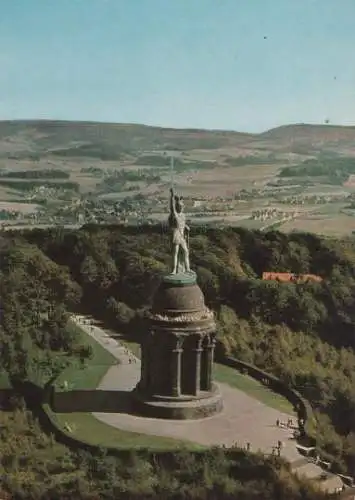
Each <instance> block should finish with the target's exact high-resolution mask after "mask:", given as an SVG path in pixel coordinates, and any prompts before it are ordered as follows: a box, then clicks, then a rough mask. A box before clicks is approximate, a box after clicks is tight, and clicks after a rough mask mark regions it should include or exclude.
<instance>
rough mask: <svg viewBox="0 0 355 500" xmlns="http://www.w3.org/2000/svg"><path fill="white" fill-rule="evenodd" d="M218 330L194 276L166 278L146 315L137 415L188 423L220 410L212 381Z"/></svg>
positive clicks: (169, 276) (137, 392) (191, 274)
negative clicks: (181, 420)
mask: <svg viewBox="0 0 355 500" xmlns="http://www.w3.org/2000/svg"><path fill="white" fill-rule="evenodd" d="M215 332H216V325H215V321H214V317H213V313H212V311H210V310H209V309H208V308H207V307H206V305H205V301H204V296H203V293H202V291H201V289H200V288H199V286H198V285H197V282H196V274H195V273H183V274H176V275H167V276H165V277H163V279H162V282H161V285H160V287H159V289H158V291H157V293H156V295H155V297H154V301H153V306H152V308H151V310H150V312H149V313H148V315H147V334H146V336H145V337H144V338H143V339H142V342H141V351H142V372H141V380H140V382H139V384H138V385H137V387H136V389H135V390H134V393H133V396H134V398H133V400H134V404H135V408H136V410H137V411H138V412H139V413H141V414H143V415H145V416H150V417H156V418H170V419H189V418H202V417H207V416H210V415H212V414H214V413H216V412H218V411H220V410H221V409H222V400H221V397H220V393H219V390H218V387H217V386H216V384H214V383H213V380H212V364H213V350H214V345H215Z"/></svg>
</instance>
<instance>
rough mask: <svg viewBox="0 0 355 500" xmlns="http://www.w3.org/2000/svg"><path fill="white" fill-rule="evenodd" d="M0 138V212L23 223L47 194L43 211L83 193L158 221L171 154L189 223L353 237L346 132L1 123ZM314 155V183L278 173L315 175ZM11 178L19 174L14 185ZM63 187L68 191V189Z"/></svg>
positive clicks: (351, 134) (354, 189)
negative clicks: (139, 207)
mask: <svg viewBox="0 0 355 500" xmlns="http://www.w3.org/2000/svg"><path fill="white" fill-rule="evenodd" d="M0 138H1V141H0V202H1V203H0V210H2V209H4V208H5V209H8V210H16V211H18V212H20V213H22V214H23V216H24V217H25V214H28V213H29V212H31V211H33V210H35V209H36V206H37V203H39V201H38V199H39V198H41V197H42V198H43V197H47V201H46V200H45V201H46V203H47V205H48V206H49V205H53V204H55V203H57V204H58V206H63V207H70V205H71V204H73V203H74V204H75V203H76V202H75V200H78V199H81V200H83V199H85V198H87V197H88V196H89V197H90V199H91V200H96V201H99V200H101V201H102V202H104V203H106V204H107V203H108V204H110V203H111V204H112V203H116V202H118V203H119V202H120V201H122V200H124V199H128V198H131V199H134V197H136V196H137V195H138V194H140V195H143V197H144V199H145V200H146V202H147V204H148V205H149V209H148V213H149V214H150V217H151V218H153V219H154V218H155V219H156V220H161V219H164V217H165V218H166V212H165V211H164V210H165V208H164V209H162V207H165V201H164V198H165V199H166V198H167V197H168V195H169V188H170V185H171V171H170V165H169V163H170V160H169V158H170V156H171V155H173V156H174V157H175V173H174V186H175V188H176V189H177V191H178V192H179V193H180V194H182V195H183V196H184V198H186V200H187V203H186V205H187V211H188V212H189V216H191V218H192V219H193V220H194V221H195V222H196V223H200V224H207V223H214V224H218V223H220V224H223V225H226V224H233V225H240V226H243V227H248V228H256V229H260V228H263V229H264V230H266V229H267V228H268V227H270V228H271V227H273V226H274V225H275V227H276V226H277V229H279V230H282V231H287V232H289V231H311V232H320V233H324V234H330V235H340V234H350V233H351V232H352V231H354V230H355V217H353V216H352V215H351V213H350V214H348V215H346V214H344V209H346V207H348V206H349V201H350V200H351V196H352V194H353V193H355V183H354V182H353V180H354V174H355V171H354V174H353V173H351V169H350V170H349V168H348V170H346V168H347V164H346V158H347V157H349V159H351V158H353V157H354V154H355V147H354V146H353V145H354V144H355V130H354V129H353V128H351V127H333V126H329V127H328V126H316V125H315V126H310V125H294V126H286V127H279V128H278V129H274V130H271V131H268V132H266V133H264V134H258V135H253V134H243V133H237V132H219V131H203V130H199V131H198V130H173V129H158V128H154V127H143V126H139V125H114V124H112V125H110V124H95V123H94V124H87V123H76V122H46V121H38V122H0ZM344 155H346V157H345V161H344ZM339 157H340V158H341V159H340V160H339ZM317 158H321V160H319V162H321V163H319V164H320V165H321V167H322V168H323V170H324V168H325V167H324V165H326V167H327V169H328V170H325V173H326V174H327V175H325V174H324V172H323V171H321V174H322V176H318V177H315V176H314V172H313V173H312V172H310V175H308V171H307V170H306V172H305V173H304V174H302V175H300V173H299V172H296V174H295V175H297V176H296V177H289V178H288V177H287V176H286V177H285V175H284V174H283V169H285V167H286V168H291V169H292V168H293V169H295V168H296V169H299V167H300V165H301V166H302V165H308V164H309V165H310V168H314V165H313V164H312V162H313V163H314V162H317V161H318V160H317ZM333 158H338V159H337V161H338V163H339V161H340V162H341V164H340V166H341V168H342V169H343V171H342V172H343V173H342V175H343V177H342V178H341V179H340V180H339V179H338V178H334V177H333V176H332V175H333V174H332V173H331V162H332V161H333V160H332V159H333ZM349 161H350V160H349ZM329 165H330V167H329ZM344 165H345V167H344ZM316 167H317V168H319V165H318V164H317V165H316ZM302 168H304V167H302ZM344 168H345V170H344ZM49 170H50V171H55V170H56V171H60V172H63V173H65V176H66V178H48V176H47V177H46V178H43V179H42V178H41V176H40V175H39V174H38V172H39V171H40V172H42V171H43V172H45V171H47V174H48V171H49ZM13 172H23V173H24V175H23V177H22V176H21V174H16V175H17V177H16V178H13ZM29 172H32V174H29ZM329 172H330V173H329ZM346 172H348V175H346ZM306 174H307V175H306ZM11 175H12V178H11ZM63 175H64V174H63ZM292 175H293V174H292ZM312 175H313V177H312ZM31 176H32V177H31ZM68 183H72V184H73V183H74V184H75V185H77V189H76V188H75V189H74V188H73V189H74V190H73V191H72V188H71V187H70V186H68V185H67V184H68ZM42 184H43V186H45V188H42ZM29 185H31V186H33V187H32V188H31V189H29V188H28V186H29ZM46 189H47V191H46ZM43 191H44V192H45V195H44V194H43ZM71 200H72V201H71ZM157 200H161V202H160V206H158V203H157ZM194 200H200V202H201V208H200V209H197V208H196V207H195V208H193V210H192V209H191V207H194V205H193V203H194ZM42 201H43V200H42ZM166 201H167V200H166ZM351 201H352V200H351ZM190 209H191V210H192V211H191V210H190ZM66 210H67V211H68V208H66ZM190 212H191V213H190ZM198 212H199V213H198Z"/></svg>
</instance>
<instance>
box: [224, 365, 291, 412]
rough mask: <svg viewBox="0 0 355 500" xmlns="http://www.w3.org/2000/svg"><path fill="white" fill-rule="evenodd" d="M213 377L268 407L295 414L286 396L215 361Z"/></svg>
mask: <svg viewBox="0 0 355 500" xmlns="http://www.w3.org/2000/svg"><path fill="white" fill-rule="evenodd" d="M214 377H215V380H216V381H217V382H221V383H223V384H227V385H230V386H231V387H235V388H236V389H239V390H241V391H243V392H245V393H246V394H248V395H249V396H252V397H253V398H255V399H257V400H258V401H260V402H261V403H264V404H265V405H267V406H270V408H274V409H275V410H279V411H282V412H284V413H289V414H290V415H294V414H295V413H294V410H293V405H292V404H291V403H290V402H289V401H288V400H287V399H286V398H284V397H283V396H280V394H277V393H275V392H273V391H271V390H270V389H268V388H267V387H265V386H264V385H263V384H261V383H260V382H258V381H257V380H255V379H254V378H252V377H249V376H248V375H243V374H242V373H240V372H238V370H236V369H234V368H230V367H229V366H225V365H221V364H217V363H216V364H215V365H214Z"/></svg>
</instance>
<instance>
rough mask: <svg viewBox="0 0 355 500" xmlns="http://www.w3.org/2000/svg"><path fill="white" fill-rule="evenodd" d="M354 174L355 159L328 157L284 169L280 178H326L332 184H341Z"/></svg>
mask: <svg viewBox="0 0 355 500" xmlns="http://www.w3.org/2000/svg"><path fill="white" fill-rule="evenodd" d="M351 174H355V159H354V158H351V157H350V158H348V157H346V156H345V157H341V156H340V157H333V156H332V155H330V156H329V157H327V156H320V157H319V158H311V159H309V160H306V161H304V162H302V163H301V164H300V165H294V166H292V167H285V168H283V169H282V170H281V172H280V174H279V175H280V177H327V178H328V180H329V181H331V182H332V183H333V184H342V183H343V182H344V181H346V180H347V178H348V177H349V175H351Z"/></svg>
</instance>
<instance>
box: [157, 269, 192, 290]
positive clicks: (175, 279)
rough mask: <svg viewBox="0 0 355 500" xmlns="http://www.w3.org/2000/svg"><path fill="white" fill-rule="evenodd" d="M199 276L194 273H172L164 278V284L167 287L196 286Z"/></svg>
mask: <svg viewBox="0 0 355 500" xmlns="http://www.w3.org/2000/svg"><path fill="white" fill-rule="evenodd" d="M196 279H197V275H196V273H195V272H194V271H189V272H186V273H176V274H173V273H170V274H166V275H165V276H163V277H162V282H163V283H165V284H166V285H175V286H184V285H194V284H195V283H196Z"/></svg>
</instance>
